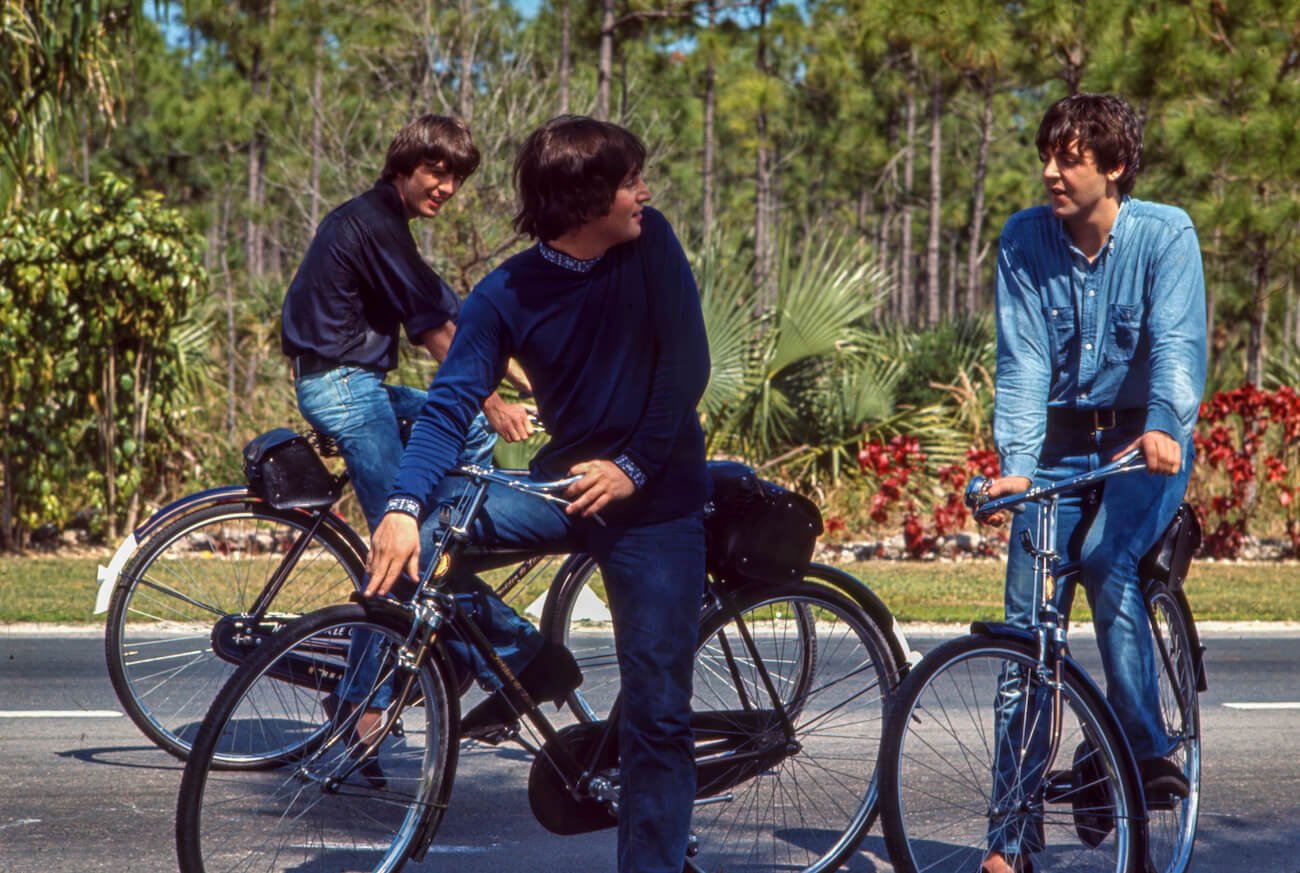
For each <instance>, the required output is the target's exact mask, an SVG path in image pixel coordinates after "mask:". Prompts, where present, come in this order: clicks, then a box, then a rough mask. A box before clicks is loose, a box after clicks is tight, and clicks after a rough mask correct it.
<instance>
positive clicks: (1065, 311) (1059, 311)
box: [1043, 306, 1078, 371]
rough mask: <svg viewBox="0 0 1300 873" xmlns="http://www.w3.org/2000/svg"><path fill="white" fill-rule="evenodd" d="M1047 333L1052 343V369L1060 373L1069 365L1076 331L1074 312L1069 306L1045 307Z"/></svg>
mask: <svg viewBox="0 0 1300 873" xmlns="http://www.w3.org/2000/svg"><path fill="white" fill-rule="evenodd" d="M1043 315H1044V317H1046V319H1047V332H1048V335H1049V336H1050V337H1051V341H1052V367H1053V369H1055V370H1057V371H1060V370H1065V369H1067V368H1068V367H1069V365H1070V360H1071V358H1072V356H1073V353H1074V343H1075V340H1076V334H1077V333H1078V331H1077V330H1076V329H1075V326H1074V310H1073V309H1071V308H1070V307H1069V306H1045V307H1043Z"/></svg>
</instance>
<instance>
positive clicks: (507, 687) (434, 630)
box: [286, 467, 796, 858]
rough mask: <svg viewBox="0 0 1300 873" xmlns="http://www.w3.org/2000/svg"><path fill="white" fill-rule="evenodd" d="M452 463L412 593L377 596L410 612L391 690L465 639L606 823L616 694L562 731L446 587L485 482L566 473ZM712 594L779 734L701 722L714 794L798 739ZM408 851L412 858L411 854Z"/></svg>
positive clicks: (728, 605)
mask: <svg viewBox="0 0 1300 873" xmlns="http://www.w3.org/2000/svg"><path fill="white" fill-rule="evenodd" d="M460 472H462V473H463V474H465V475H466V476H467V477H468V478H469V479H470V483H471V484H470V487H469V488H468V489H466V490H465V492H463V493H462V495H461V496H460V498H459V499H458V500H457V501H456V503H455V505H454V508H453V509H452V513H453V516H454V518H453V519H447V520H446V522H447V523H445V524H444V527H443V534H442V536H441V538H440V539H439V542H438V544H437V548H436V551H435V553H434V556H433V558H432V559H431V560H430V561H429V563H428V567H427V569H426V570H425V572H424V574H423V576H422V578H421V580H420V582H419V583H418V586H417V588H416V593H415V596H414V598H413V599H412V600H411V601H410V602H403V601H399V600H396V599H394V598H391V597H390V598H383V599H382V600H381V601H380V603H381V604H382V607H381V608H385V609H397V610H401V611H402V612H403V613H404V614H405V615H406V616H407V617H408V618H409V620H410V622H411V627H410V631H409V632H408V635H407V638H406V640H405V642H404V643H403V644H402V647H401V649H400V650H399V651H398V652H397V654H396V669H397V671H398V672H399V673H401V674H403V678H402V679H401V680H400V681H399V690H398V691H397V693H396V695H395V699H396V700H398V701H407V702H409V698H410V695H411V691H412V688H413V687H414V683H415V676H416V671H418V670H419V669H421V668H422V667H423V666H424V664H425V663H426V662H427V660H428V658H429V657H430V655H431V652H432V651H434V648H435V646H436V644H437V640H438V639H439V638H440V637H442V636H443V635H447V636H452V637H458V638H460V639H461V640H462V641H465V642H468V643H469V644H470V646H471V647H472V648H473V649H474V650H475V651H476V652H477V653H478V655H479V656H480V657H481V658H482V659H483V660H484V662H486V663H487V665H488V667H489V669H490V671H491V672H492V674H493V675H494V676H496V678H497V679H498V680H499V681H500V683H501V686H502V688H503V690H504V692H505V694H506V696H507V698H508V699H509V701H510V703H511V705H512V706H513V707H514V708H515V710H516V711H517V712H518V713H520V715H521V716H523V717H525V718H527V719H528V721H529V723H530V724H531V725H532V727H533V729H534V730H535V731H536V733H537V735H538V737H539V738H540V742H539V743H536V744H535V743H533V742H530V741H529V740H527V739H525V738H523V737H521V736H520V735H519V734H518V733H517V732H515V733H513V734H512V735H510V736H509V738H510V739H511V740H512V741H513V742H516V743H518V744H519V745H520V746H522V747H523V748H524V749H526V750H527V751H528V752H529V753H530V754H532V755H533V756H534V757H535V758H542V757H544V758H545V759H546V761H547V762H548V763H549V765H550V766H551V767H553V768H554V769H555V771H556V773H558V774H559V777H560V779H561V781H562V783H563V787H564V788H565V789H566V790H567V792H568V794H569V796H570V797H571V798H572V799H573V800H574V801H575V802H578V803H581V802H583V801H584V800H586V801H595V802H597V803H599V804H601V805H602V806H604V807H605V809H606V810H607V812H608V813H610V815H611V818H610V819H609V824H610V825H612V824H613V823H614V819H613V818H612V816H613V815H614V814H616V813H617V809H618V802H617V796H618V791H617V787H616V785H615V784H613V783H611V782H609V781H608V780H607V779H605V777H604V776H603V775H602V770H603V769H604V767H603V766H602V761H604V760H606V759H607V757H608V753H609V750H610V749H611V748H612V747H613V746H616V744H617V731H618V727H617V723H618V720H617V714H618V710H619V705H620V700H621V695H620V697H619V698H617V699H616V700H615V703H614V704H613V708H612V709H611V711H610V715H609V717H608V718H607V719H605V720H604V723H603V724H600V723H597V724H596V725H581V724H580V725H576V726H573V727H571V728H566V729H565V730H564V731H560V730H557V729H556V728H555V726H554V725H553V724H552V723H551V722H550V720H549V719H548V718H547V717H546V715H545V714H544V713H543V712H542V710H541V707H540V706H539V704H538V703H537V702H536V701H534V700H533V699H532V698H531V697H530V696H529V694H528V692H527V690H526V689H525V688H524V687H523V685H522V683H521V682H520V681H519V678H518V676H517V675H516V674H515V673H514V672H513V671H512V670H511V669H510V667H509V666H508V665H507V664H506V663H505V661H504V660H502V659H501V657H500V656H499V655H498V654H497V653H496V651H495V649H494V647H493V645H492V643H491V642H490V641H489V640H488V639H487V637H486V635H485V634H484V633H483V631H482V630H480V628H479V627H478V625H477V624H476V623H475V622H474V621H473V620H472V619H471V618H470V617H469V616H468V615H467V614H466V612H465V611H464V609H463V608H462V607H461V605H460V603H459V601H458V600H457V599H456V597H455V596H454V595H453V594H451V593H450V592H448V591H447V590H445V587H444V585H445V581H446V580H447V579H448V577H449V576H450V573H451V569H452V567H453V566H454V565H456V563H457V562H458V561H459V560H460V559H461V558H462V553H463V551H464V549H465V548H466V546H467V545H468V543H469V537H470V534H469V528H470V526H471V525H472V524H473V521H474V519H475V518H476V517H477V514H478V512H479V511H480V510H481V509H482V506H483V503H484V501H485V499H486V496H487V487H488V485H489V484H499V485H504V486H506V487H511V488H516V489H518V490H522V491H525V492H526V493H529V494H531V495H533V496H537V497H538V498H539V499H546V500H551V501H554V502H559V503H567V501H565V500H564V499H563V498H560V497H558V496H557V495H556V492H558V491H560V490H562V489H563V488H565V487H567V486H568V485H569V484H570V483H571V482H572V481H574V479H564V480H559V481H556V482H546V483H532V484H524V483H522V482H521V481H520V480H519V479H517V478H515V477H513V476H510V475H506V474H502V473H500V472H498V471H494V470H486V469H482V468H476V467H467V468H462V470H461V471H460ZM575 478H576V477H575ZM540 557H541V556H533V557H530V558H528V559H526V560H525V562H524V564H522V565H521V567H520V569H519V570H516V571H515V573H513V574H511V576H510V577H509V579H507V584H511V580H515V579H516V576H519V575H521V574H522V573H526V572H527V571H528V570H529V569H531V567H532V566H533V565H534V564H535V562H536V561H537V560H540ZM712 596H713V597H714V599H715V602H716V603H717V604H718V606H719V608H720V609H722V610H723V611H724V614H725V615H727V617H728V618H729V619H730V620H732V621H734V622H735V623H736V627H737V629H738V631H739V635H740V638H741V647H742V650H743V651H744V653H745V654H746V655H747V656H748V658H749V659H751V662H752V663H753V664H755V665H756V669H757V672H758V675H759V677H760V680H761V683H762V686H763V689H764V691H765V692H766V696H767V698H768V700H767V701H761V702H760V701H745V708H746V710H753V711H754V712H755V713H756V716H757V715H761V714H762V713H763V711H764V708H766V711H767V712H772V711H775V713H776V715H777V718H778V721H779V724H780V726H781V737H779V738H775V737H774V738H771V741H770V742H767V743H765V744H763V745H761V746H759V747H757V748H751V747H748V746H747V745H746V743H745V742H744V739H743V738H736V737H734V736H723V735H719V736H716V737H712V738H709V737H708V730H707V728H708V725H707V724H701V725H700V728H701V730H702V731H703V736H704V737H705V741H704V742H702V743H700V744H698V745H697V758H696V760H697V767H698V768H699V771H698V772H699V784H700V785H701V786H702V787H703V786H708V787H709V788H710V790H711V792H712V793H714V794H716V793H717V792H719V791H720V790H724V791H725V790H726V789H727V788H729V787H730V786H733V785H736V784H738V783H740V782H742V781H744V780H746V779H748V778H750V777H752V776H753V775H755V774H757V773H759V772H761V771H762V770H763V769H765V768H766V767H767V766H769V765H770V764H771V763H772V762H773V760H774V759H779V758H780V757H784V756H785V755H788V754H790V753H791V752H792V750H793V749H794V748H796V745H795V744H794V740H795V730H794V725H793V722H792V719H791V717H790V714H789V712H788V710H787V707H786V705H785V701H783V700H782V698H781V695H780V694H779V693H778V691H777V689H776V687H775V684H774V682H773V680H772V678H771V675H770V674H769V672H768V669H767V667H766V664H765V663H764V658H763V657H762V655H761V653H760V651H759V649H758V646H757V644H756V643H755V641H754V639H753V636H752V635H751V634H750V632H749V629H748V626H747V624H746V622H745V619H744V617H743V616H742V615H741V613H740V611H739V609H738V608H737V607H736V605H735V603H734V601H733V600H732V598H731V596H730V595H729V594H728V592H726V591H725V590H722V589H721V588H715V589H714V590H713V594H712ZM722 646H723V648H724V649H725V650H726V653H727V654H726V658H727V661H728V662H729V663H730V665H731V669H732V670H733V671H735V670H736V669H737V667H736V661H735V655H733V654H732V651H731V649H730V643H728V642H727V640H726V639H725V638H724V639H723V640H722ZM304 675H306V674H304ZM315 676H316V681H319V673H318V672H317V673H316V674H315ZM286 678H287V677H286ZM290 681H292V680H290ZM373 693H374V692H373V691H372V694H373ZM364 705H365V704H364V703H361V704H358V706H357V708H356V711H357V712H359V711H360V709H361V708H362V707H363V706H364ZM401 709H402V706H400V705H399V706H393V707H390V709H389V711H388V712H387V714H386V717H385V718H384V721H383V723H382V725H381V726H380V729H379V730H377V731H376V732H375V733H374V734H373V735H372V736H371V737H370V738H369V739H368V740H367V741H366V744H365V748H364V749H363V751H362V752H361V753H360V754H358V755H357V760H358V762H360V761H361V760H364V759H365V758H366V757H367V756H369V755H370V754H371V753H374V752H376V751H377V750H378V748H379V746H380V745H381V744H382V742H383V740H384V738H385V737H386V736H387V735H388V733H389V732H390V731H392V730H393V728H394V727H395V726H396V725H397V723H398V720H399V717H400V712H401ZM575 729H576V730H578V731H581V732H582V737H583V739H588V740H589V739H591V738H592V737H591V736H590V734H591V733H592V732H593V731H595V732H598V733H597V735H596V737H595V741H594V743H591V744H590V745H589V746H588V747H587V748H586V749H582V748H579V749H578V750H575V749H573V748H571V742H570V739H569V738H570V737H571V736H573V735H571V734H567V733H566V732H568V731H572V730H575ZM715 733H716V731H715ZM357 766H360V764H359V763H357V764H356V765H354V766H353V767H352V769H355V768H356V767H357ZM349 772H350V771H349ZM346 776H347V774H343V775H342V776H341V777H340V780H341V779H343V778H346ZM719 799H725V798H713V797H711V798H709V799H708V800H704V801H699V802H703V803H708V802H717V801H718V800H719ZM413 857H417V858H418V857H419V855H415V856H413Z"/></svg>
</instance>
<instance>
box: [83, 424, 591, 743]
mask: <svg viewBox="0 0 1300 873" xmlns="http://www.w3.org/2000/svg"><path fill="white" fill-rule="evenodd" d="M250 447H251V448H250V449H249V450H246V456H247V457H246V464H245V467H246V472H247V473H248V476H249V480H250V481H249V482H248V483H246V484H243V485H226V486H222V487H219V488H213V489H209V490H207V491H202V492H199V493H197V494H192V495H189V496H187V497H184V498H182V499H180V500H177V501H175V502H174V503H171V504H169V505H168V506H166V507H164V508H163V509H160V510H159V511H158V512H156V513H154V515H153V516H152V517H151V518H150V519H149V520H148V521H146V522H145V523H144V524H142V525H141V526H140V527H139V528H137V529H136V530H134V531H132V532H131V533H130V534H129V535H128V536H127V537H126V538H125V539H124V540H123V542H122V544H121V545H120V546H119V547H118V549H117V551H116V553H115V554H114V556H113V558H112V560H111V561H110V562H109V565H108V566H107V567H101V568H100V574H99V583H100V584H99V596H98V603H97V609H96V611H97V612H107V619H106V623H105V633H104V654H105V661H106V663H107V666H108V675H109V679H110V681H111V682H112V685H113V690H114V691H115V692H116V694H117V697H118V700H119V701H120V702H121V705H122V708H123V710H124V711H125V712H126V714H127V715H128V716H129V717H130V718H131V720H132V721H133V722H135V724H136V726H137V727H139V729H140V730H141V731H142V732H143V733H144V735H145V736H147V737H148V738H149V739H150V740H151V741H152V742H153V743H155V744H156V745H158V746H159V747H160V748H162V749H164V750H166V751H167V752H169V753H170V754H172V755H174V756H176V757H177V758H180V759H181V760H184V759H185V758H186V756H187V755H188V754H189V750H190V747H191V745H192V743H193V741H194V735H195V734H196V733H197V732H198V726H199V723H200V722H201V721H202V720H203V716H204V715H205V714H206V713H207V711H208V708H209V707H210V706H211V704H212V698H213V695H214V694H215V693H216V691H217V690H218V689H219V688H220V687H221V686H222V684H224V683H225V682H226V680H228V679H229V678H230V676H231V674H232V673H233V672H234V670H235V667H236V666H238V664H239V663H240V662H242V661H243V659H244V658H245V657H247V655H248V653H249V652H251V651H252V650H253V649H254V648H255V647H256V646H257V645H258V644H259V643H260V642H261V641H262V640H264V639H266V638H267V637H269V636H270V635H271V634H273V633H275V632H276V631H277V630H279V629H280V628H281V627H283V626H284V625H285V624H286V623H287V622H289V621H291V620H292V619H294V618H296V617H298V616H301V615H303V614H305V613H308V612H311V611H313V610H316V609H321V608H322V607H325V606H329V605H331V604H338V603H345V602H347V600H348V597H349V596H350V595H352V594H353V593H354V592H356V591H359V590H361V588H363V587H364V583H365V565H366V553H367V545H366V541H365V539H364V538H363V537H362V535H361V534H359V533H358V532H357V531H356V530H355V529H354V528H353V527H352V526H351V525H349V524H348V522H347V521H346V520H345V519H344V518H343V516H341V515H340V514H339V513H338V512H337V505H338V502H339V500H340V499H341V498H342V496H343V494H344V492H345V489H346V486H347V482H348V479H347V474H346V473H341V474H339V475H333V474H331V473H330V472H329V471H328V470H327V469H326V467H325V466H324V464H323V463H322V462H321V460H320V458H321V457H322V456H323V457H330V456H334V455H337V451H336V449H335V447H334V444H333V442H332V441H331V440H329V439H328V438H326V437H323V436H322V435H320V434H318V433H316V432H314V431H309V432H307V433H306V434H296V433H293V432H292V431H285V430H281V431H272V432H270V433H268V434H265V435H263V436H261V437H259V438H258V439H257V440H254V441H253V443H250ZM494 581H495V587H496V591H497V594H498V595H499V596H501V597H502V598H503V599H506V600H507V601H508V602H511V603H512V605H515V606H517V607H519V608H520V610H521V611H523V609H524V608H526V607H527V606H528V605H529V598H530V597H537V596H539V595H540V594H542V593H544V592H545V591H546V590H548V588H550V587H553V586H555V585H562V586H564V587H565V590H571V591H572V592H573V596H575V597H576V596H578V595H579V594H580V593H581V591H582V589H583V588H584V587H587V588H594V589H595V590H596V591H598V592H599V591H600V590H601V589H600V585H599V576H598V574H596V572H595V565H594V563H593V562H591V561H590V560H588V559H586V558H584V557H583V556H575V557H571V558H566V557H565V556H556V555H549V556H538V557H537V558H536V559H534V560H532V561H528V562H524V563H523V564H520V565H519V566H518V567H516V568H515V570H514V572H512V573H510V574H509V575H507V576H505V577H504V578H501V579H498V580H494ZM575 585H577V586H578V587H577V588H574V587H573V586H575ZM590 597H591V595H590V594H588V595H584V602H586V601H587V600H589V599H590ZM557 604H559V605H558V607H557V608H560V609H561V610H563V611H565V612H566V614H568V615H570V616H572V617H573V620H574V621H579V622H580V621H582V620H584V618H585V617H586V616H589V615H591V614H592V613H591V612H590V611H583V609H582V608H581V606H575V605H573V604H566V603H565V602H564V601H563V600H560V601H557ZM594 672H595V673H596V674H597V675H598V674H599V670H596V669H594ZM578 699H579V698H575V702H576V701H577V700H578ZM217 760H218V761H220V762H222V763H223V764H224V765H226V766H231V767H257V766H263V765H265V764H267V763H268V762H267V761H265V760H263V759H261V758H260V757H259V756H257V755H253V754H248V753H245V754H238V755H237V754H234V753H233V752H232V753H230V754H227V753H225V752H220V751H219V752H218V753H217Z"/></svg>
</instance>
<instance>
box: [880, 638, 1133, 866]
mask: <svg viewBox="0 0 1300 873" xmlns="http://www.w3.org/2000/svg"><path fill="white" fill-rule="evenodd" d="M1061 668H1062V669H1061V674H1060V677H1059V681H1058V680H1057V678H1055V677H1053V676H1051V675H1042V674H1041V672H1040V669H1039V666H1038V659H1037V653H1036V649H1035V647H1034V645H1033V644H1032V643H1029V642H1023V641H1020V640H1014V639H1005V638H990V637H986V636H967V637H961V638H959V639H956V640H952V641H949V642H947V643H944V644H943V645H942V646H940V647H939V648H937V649H935V650H934V651H932V652H931V653H930V654H928V655H927V656H926V657H925V658H924V659H922V661H921V663H920V664H919V665H917V666H916V667H914V668H912V670H911V672H910V673H909V674H908V676H907V678H906V679H905V680H904V681H903V683H902V684H901V685H900V686H899V687H898V689H897V691H896V692H895V695H894V698H893V700H892V701H891V709H890V714H889V718H888V720H887V724H886V727H885V737H884V742H883V744H882V747H881V752H880V755H881V758H880V792H881V796H880V809H881V824H882V828H883V831H884V835H885V843H886V846H887V847H888V849H889V855H890V859H891V860H892V861H893V864H894V869H895V870H897V871H900V873H915V871H926V873H949V871H951V873H958V871H961V873H968V871H974V870H979V869H980V865H981V863H982V861H983V860H984V858H985V856H986V855H987V853H988V852H989V851H990V850H991V849H997V850H999V851H1002V852H1004V854H1008V855H1020V856H1021V857H1022V858H1023V859H1024V860H1025V861H1029V862H1031V863H1032V864H1033V869H1034V870H1035V871H1039V873H1045V871H1058V870H1059V871H1065V870H1069V871H1073V873H1092V871H1096V873H1101V871H1109V873H1138V871H1141V870H1142V866H1141V865H1142V862H1143V858H1144V850H1145V839H1144V834H1143V828H1142V827H1141V826H1140V823H1139V821H1140V818H1141V815H1142V810H1141V808H1140V804H1139V801H1138V797H1139V789H1138V787H1137V777H1136V774H1135V773H1134V772H1133V768H1132V765H1131V762H1130V758H1129V756H1128V754H1127V750H1126V747H1125V745H1124V743H1125V740H1124V738H1123V735H1122V732H1121V730H1120V728H1119V726H1118V725H1117V724H1115V722H1114V719H1113V717H1111V716H1110V715H1109V710H1108V709H1107V708H1106V704H1105V702H1104V700H1103V699H1102V697H1101V696H1100V694H1099V692H1098V691H1097V690H1096V687H1095V686H1094V685H1092V683H1091V682H1089V681H1087V679H1086V678H1084V677H1083V675H1082V674H1081V673H1080V672H1079V671H1078V669H1077V668H1076V667H1074V666H1073V665H1072V663H1070V662H1063V663H1062V665H1061ZM1057 691H1059V694H1057V693H1056V692H1057ZM995 712H996V713H997V714H995ZM998 720H1000V721H1001V723H1002V728H1003V729H1002V731H999V730H998V724H997V721H998ZM999 738H1001V739H999Z"/></svg>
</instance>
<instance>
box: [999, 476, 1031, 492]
mask: <svg viewBox="0 0 1300 873" xmlns="http://www.w3.org/2000/svg"><path fill="white" fill-rule="evenodd" d="M1029 485H1030V482H1029V478H1028V477H1027V476H1003V477H1002V478H1001V479H994V480H993V484H992V485H990V486H989V497H1006V496H1007V495H1008V494H1019V493H1020V492H1021V491H1028V490H1029Z"/></svg>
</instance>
